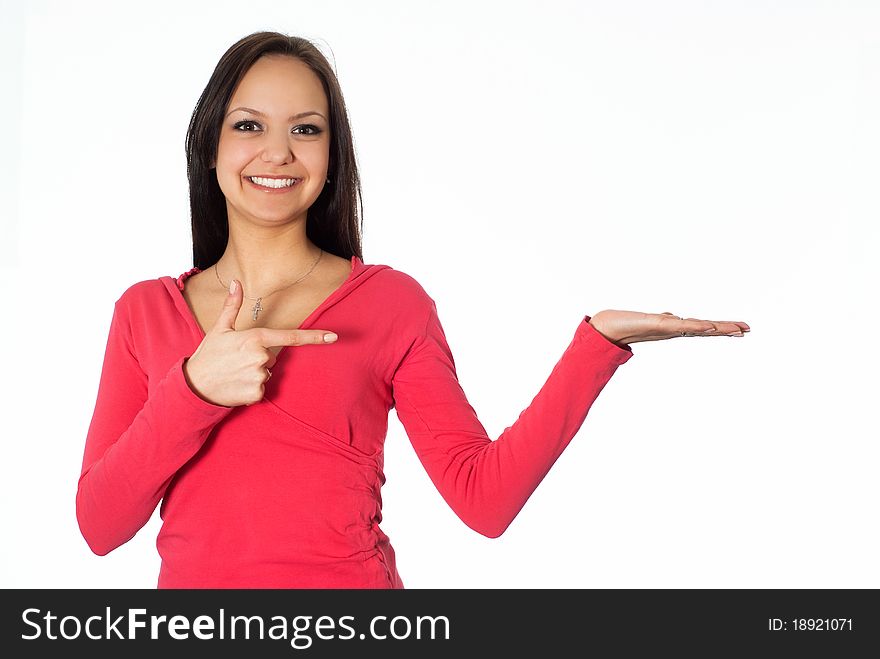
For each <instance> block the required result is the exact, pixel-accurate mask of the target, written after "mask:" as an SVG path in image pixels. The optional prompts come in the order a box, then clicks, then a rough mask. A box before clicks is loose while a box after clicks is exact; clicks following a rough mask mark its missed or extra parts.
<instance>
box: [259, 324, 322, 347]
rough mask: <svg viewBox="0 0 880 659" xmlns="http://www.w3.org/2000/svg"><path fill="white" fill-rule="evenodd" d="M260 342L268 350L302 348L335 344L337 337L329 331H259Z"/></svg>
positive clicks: (266, 328)
mask: <svg viewBox="0 0 880 659" xmlns="http://www.w3.org/2000/svg"><path fill="white" fill-rule="evenodd" d="M259 332H260V334H259V338H260V342H261V343H262V344H263V345H264V346H265V347H267V348H269V347H273V346H281V347H283V346H301V345H309V344H321V343H333V342H334V341H335V340H336V339H337V335H336V334H335V333H333V332H329V331H327V330H311V329H308V330H303V329H292V330H287V329H272V328H269V327H263V328H260V330H259Z"/></svg>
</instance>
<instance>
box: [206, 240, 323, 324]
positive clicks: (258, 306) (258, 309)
mask: <svg viewBox="0 0 880 659" xmlns="http://www.w3.org/2000/svg"><path fill="white" fill-rule="evenodd" d="M322 256H324V250H323V249H322V250H321V253H320V254H318V258H316V259H315V262H314V263H313V264H312V267H311V268H309V271H308V272H307V273H306V274H304V275H303V276H302V277H300V278H299V279H297V280H296V281H295V282H293V283H291V284H287V285H286V286H282V287H281V288H276V289H275V290H274V291H272V292H271V293H267V294H266V295H261V296H260V297H250V296H248V295H245V297H246V298H247V299H248V300H256V303H255V304H254V306H253V309H252V311H253V312H254V320H256V319H257V316H259V315H260V312H261V311H263V305H262V304H260V302H261V301H262V299H263V298H264V297H269V296H270V295H275V293H277V292H278V291H283V290H284V289H285V288H290V287H291V286H293V284H298V283H299V282H301V281H302V280H303V279H305V278H306V277H308V276H309V275H310V274H311V272H312V270H314V269H315V266H316V265H318V261H320V260H321V257H322ZM214 274H215V275H217V281H219V282H220V285H221V286H222V287H223V288H225V289H226V290H227V292H228V291H229V286H228V285H226V284H224V283H223V280H222V279H220V273H219V272H218V271H217V264H216V263H215V264H214Z"/></svg>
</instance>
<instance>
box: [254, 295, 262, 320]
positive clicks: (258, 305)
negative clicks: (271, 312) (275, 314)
mask: <svg viewBox="0 0 880 659" xmlns="http://www.w3.org/2000/svg"><path fill="white" fill-rule="evenodd" d="M262 299H263V298H261V297H258V298H257V303H256V304H255V305H254V320H256V319H257V315H259V313H260V312H261V311H262V310H263V307H262V306H261V305H260V300H262Z"/></svg>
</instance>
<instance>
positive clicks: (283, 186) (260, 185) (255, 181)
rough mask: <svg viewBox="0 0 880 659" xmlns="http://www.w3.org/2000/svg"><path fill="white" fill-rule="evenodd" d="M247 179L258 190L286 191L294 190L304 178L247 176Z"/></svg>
mask: <svg viewBox="0 0 880 659" xmlns="http://www.w3.org/2000/svg"><path fill="white" fill-rule="evenodd" d="M244 178H245V180H246V181H247V182H248V183H250V184H251V185H252V186H254V187H255V188H257V189H258V190H265V191H267V192H286V191H288V190H292V189H293V188H295V187H296V186H297V184H298V183H299V182H300V181H301V180H302V179H298V178H260V177H259V176H255V177H250V176H245V177H244Z"/></svg>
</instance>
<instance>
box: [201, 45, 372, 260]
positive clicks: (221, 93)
mask: <svg viewBox="0 0 880 659" xmlns="http://www.w3.org/2000/svg"><path fill="white" fill-rule="evenodd" d="M268 54H279V55H287V56H290V57H295V58H297V59H299V60H300V61H302V62H303V63H304V64H306V65H307V66H308V67H309V68H310V69H311V70H312V71H314V72H315V74H316V75H317V76H318V78H320V80H321V83H322V85H323V87H324V93H325V94H326V95H327V101H328V105H329V108H330V117H329V123H330V162H329V169H328V173H327V176H328V177H329V178H330V182H329V183H325V185H324V189H323V190H322V191H321V194H320V195H319V196H318V198H317V199H316V200H315V202H314V203H313V204H312V205H311V206H310V207H309V210H308V214H307V221H306V235H307V236H308V238H309V240H311V241H312V242H313V243H315V244H316V245H317V246H319V247H321V248H322V249H324V250H326V251H328V252H330V253H332V254H336V255H337V256H341V257H343V258H347V259H349V260H351V257H352V256H353V255H357V256H358V257H359V258H361V259H362V258H363V254H362V247H361V229H362V225H363V219H362V218H363V198H362V194H361V183H360V175H359V174H358V168H357V162H356V160H355V151H354V141H353V139H352V135H351V126H350V125H349V122H348V113H347V112H346V109H345V101H344V100H343V98H342V90H341V88H340V86H339V81H338V80H337V78H336V74H335V72H334V71H333V69H332V67H331V66H330V63H329V62H328V61H327V58H326V57H324V55H323V53H321V51H320V50H318V48H317V47H316V46H315V45H314V44H313V43H312V42H311V41H309V40H308V39H304V38H302V37H292V36H287V35H285V34H281V33H279V32H254V33H253V34H250V35H248V36H246V37H244V38H243V39H240V40H239V41H238V42H236V43H235V44H233V45H232V46H231V47H230V48H229V50H227V51H226V52H225V53H224V54H223V57H221V58H220V61H219V62H218V63H217V66H216V68H215V69H214V73H213V74H211V78H210V80H208V84H207V86H206V87H205V89H204V91H203V92H202V95H201V96H200V97H199V100H198V103H196V107H195V110H193V114H192V118H191V119H190V122H189V128H188V130H187V132H186V173H187V178H188V179H189V204H190V212H191V216H192V241H193V265H194V266H195V267H197V268H199V269H201V270H204V269H206V268H209V267H211V266H212V265H213V264H214V263H216V262H217V261H219V260H220V257H221V256H222V255H223V252H224V250H225V249H226V243H227V241H228V240H229V219H228V217H227V214H226V198H225V197H224V195H223V192H222V190H221V189H220V185H219V184H218V183H217V175H216V171H215V169H214V168H213V167H211V164H212V163H214V162H215V160H216V158H217V145H218V142H219V140H220V130H221V128H222V124H223V115H224V113H225V111H226V106H227V105H228V104H229V101H230V99H231V98H232V94H233V92H234V90H235V88H236V86H237V85H238V83H239V81H240V80H241V79H242V78H243V77H244V75H245V73H247V71H248V70H249V69H250V68H251V66H253V64H254V63H255V62H256V61H257V60H258V59H259V58H260V57H262V56H263V55H268ZM358 209H360V213H359V212H358ZM359 218H361V219H360V225H359V223H358V220H359Z"/></svg>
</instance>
